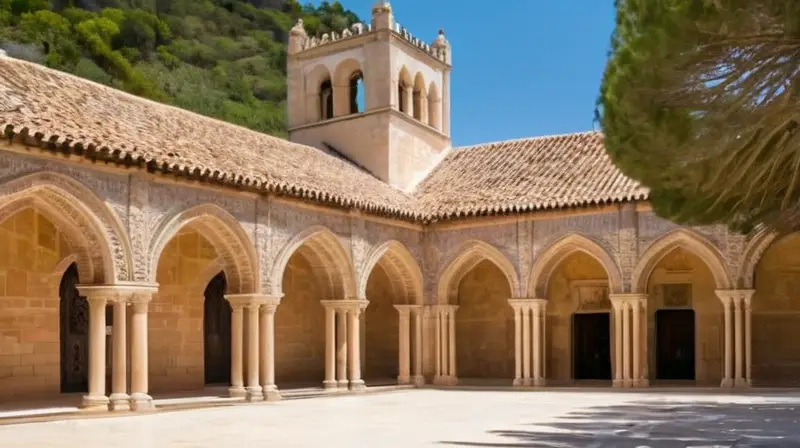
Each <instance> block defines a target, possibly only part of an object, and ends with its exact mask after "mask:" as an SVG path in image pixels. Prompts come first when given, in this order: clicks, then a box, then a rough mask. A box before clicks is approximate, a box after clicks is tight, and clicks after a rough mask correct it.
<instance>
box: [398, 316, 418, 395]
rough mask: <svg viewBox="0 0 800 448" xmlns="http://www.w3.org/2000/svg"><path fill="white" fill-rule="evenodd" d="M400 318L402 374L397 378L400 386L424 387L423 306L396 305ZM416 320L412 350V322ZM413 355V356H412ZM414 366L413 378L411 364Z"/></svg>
mask: <svg viewBox="0 0 800 448" xmlns="http://www.w3.org/2000/svg"><path fill="white" fill-rule="evenodd" d="M394 307H395V308H396V309H397V312H398V313H399V317H400V326H399V330H398V331H399V334H398V344H399V347H398V349H399V350H398V353H399V357H400V358H399V362H398V365H399V367H400V369H399V370H400V374H399V375H398V376H397V383H398V384H411V383H412V382H413V383H414V384H416V385H418V386H419V385H422V384H424V383H425V378H424V377H423V376H422V306H420V305H395V306H394ZM412 317H413V320H414V337H413V342H414V348H413V350H412V348H411V342H412V337H411V320H412ZM412 355H413V356H412ZM412 360H413V364H414V375H413V378H412V376H411V364H412Z"/></svg>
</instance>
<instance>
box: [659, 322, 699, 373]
mask: <svg viewBox="0 0 800 448" xmlns="http://www.w3.org/2000/svg"><path fill="white" fill-rule="evenodd" d="M656 334H657V336H656V378H657V379H660V380H693V379H695V359H694V311H693V310H658V311H656Z"/></svg>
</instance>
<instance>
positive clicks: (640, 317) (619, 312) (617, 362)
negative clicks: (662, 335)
mask: <svg viewBox="0 0 800 448" xmlns="http://www.w3.org/2000/svg"><path fill="white" fill-rule="evenodd" d="M610 299H611V306H612V308H613V311H614V339H613V340H614V369H613V370H614V383H613V384H614V387H644V386H647V384H648V380H647V373H646V369H645V358H646V355H645V344H644V342H645V341H647V331H646V324H647V295H646V294H612V295H611V296H610Z"/></svg>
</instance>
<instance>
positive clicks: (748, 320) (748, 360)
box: [742, 290, 755, 386]
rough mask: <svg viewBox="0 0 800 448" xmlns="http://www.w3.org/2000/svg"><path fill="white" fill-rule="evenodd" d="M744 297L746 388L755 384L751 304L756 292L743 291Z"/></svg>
mask: <svg viewBox="0 0 800 448" xmlns="http://www.w3.org/2000/svg"><path fill="white" fill-rule="evenodd" d="M742 293H743V295H744V362H745V365H744V376H745V378H744V379H745V382H746V384H745V385H746V386H750V385H752V384H753V377H752V369H753V346H752V344H753V341H752V335H753V334H752V333H751V329H752V328H753V324H752V310H751V303H752V300H753V294H754V293H755V290H745V291H742Z"/></svg>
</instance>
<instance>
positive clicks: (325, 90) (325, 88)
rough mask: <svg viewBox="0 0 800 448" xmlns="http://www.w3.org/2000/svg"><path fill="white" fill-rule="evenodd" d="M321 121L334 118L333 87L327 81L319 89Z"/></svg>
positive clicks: (329, 81)
mask: <svg viewBox="0 0 800 448" xmlns="http://www.w3.org/2000/svg"><path fill="white" fill-rule="evenodd" d="M319 108H320V110H319V119H320V120H327V119H329V118H333V85H332V84H331V80H330V79H326V80H325V81H323V82H322V85H320V87H319Z"/></svg>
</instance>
